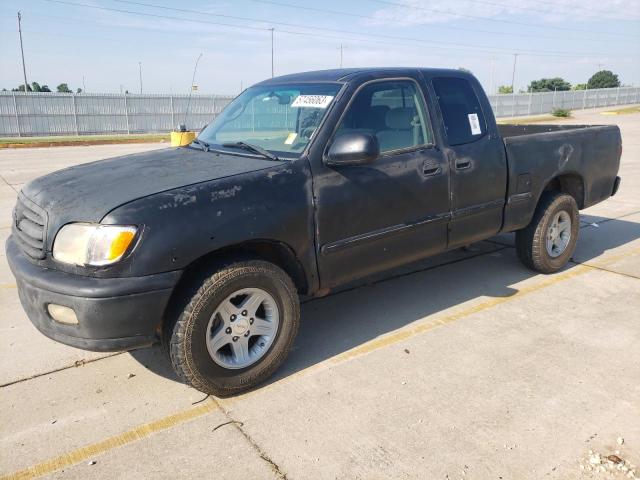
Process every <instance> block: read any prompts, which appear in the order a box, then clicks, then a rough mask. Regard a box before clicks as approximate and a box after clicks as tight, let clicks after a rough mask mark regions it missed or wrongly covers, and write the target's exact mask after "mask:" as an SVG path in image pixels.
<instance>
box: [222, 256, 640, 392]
mask: <svg viewBox="0 0 640 480" xmlns="http://www.w3.org/2000/svg"><path fill="white" fill-rule="evenodd" d="M638 254H640V248H636V249H631V250H627V251H626V252H621V253H620V254H618V255H611V256H608V257H606V258H604V259H603V260H602V261H601V262H598V263H592V264H591V265H586V264H582V265H578V266H575V267H573V268H571V269H570V270H566V271H564V272H562V273H556V274H554V275H552V276H546V277H545V278H546V279H545V280H543V281H541V282H540V283H536V284H535V285H531V286H528V287H523V288H521V289H520V290H518V291H517V292H516V293H515V294H513V295H511V296H508V297H497V298H491V299H489V300H486V301H484V302H481V303H477V304H475V305H472V306H470V307H468V308H466V309H463V310H461V311H459V312H456V313H452V314H449V315H441V316H436V317H435V318H432V319H429V320H426V321H422V322H419V323H418V324H416V325H413V326H409V327H403V328H401V329H398V330H395V331H394V332H391V333H389V334H386V335H384V336H381V337H378V338H374V339H373V340H370V341H368V342H366V343H363V344H362V345H359V346H357V347H355V348H352V349H351V350H347V351H346V352H343V353H340V354H338V355H336V356H334V357H331V358H330V359H329V360H327V361H324V362H322V363H318V364H316V365H313V366H311V367H307V368H305V369H302V370H299V371H298V372H296V373H294V374H292V375H289V376H288V377H286V378H283V379H281V380H278V382H277V383H278V384H284V383H288V382H291V381H294V380H295V379H297V378H299V377H302V376H304V375H307V374H309V373H311V372H313V371H316V370H322V369H324V368H327V366H330V365H336V364H338V363H342V362H344V361H347V360H351V359H353V358H356V357H360V356H362V355H366V354H368V353H371V352H373V351H375V350H379V349H381V348H384V347H387V346H389V345H393V344H396V343H398V342H402V341H403V340H407V339H409V338H411V337H413V336H415V335H418V334H421V333H425V332H428V331H429V330H433V329H434V328H437V327H441V326H443V325H447V324H449V323H453V322H455V321H458V320H462V319H464V318H466V317H469V316H471V315H473V314H475V313H479V312H482V311H484V310H488V309H490V308H493V307H495V306H497V305H501V304H503V303H507V302H510V301H512V300H516V299H518V298H521V297H523V296H525V295H529V294H531V293H534V292H537V291H540V290H542V289H544V288H547V287H550V286H552V285H555V284H557V283H560V282H563V281H565V280H569V279H571V278H575V277H578V276H580V275H583V274H585V273H587V272H590V271H598V272H603V271H604V270H600V269H599V268H602V267H606V266H607V265H609V264H611V263H615V262H617V261H618V260H622V259H624V258H627V257H629V256H632V255H638ZM259 393H260V390H259V389H258V390H252V391H250V392H247V393H245V394H243V395H240V396H237V397H231V398H227V399H224V400H220V402H222V403H223V404H233V403H235V402H236V401H238V400H240V399H242V398H246V397H249V396H253V395H257V394H259Z"/></svg>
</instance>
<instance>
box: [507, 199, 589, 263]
mask: <svg viewBox="0 0 640 480" xmlns="http://www.w3.org/2000/svg"><path fill="white" fill-rule="evenodd" d="M579 231H580V215H579V213H578V205H577V204H576V201H575V199H574V198H573V197H572V196H571V195H566V194H562V193H547V194H544V196H543V197H542V199H541V200H540V203H539V204H538V207H537V208H536V211H535V213H534V215H533V219H532V220H531V223H529V225H527V227H526V228H524V229H522V230H518V231H517V232H516V250H517V252H518V257H519V258H520V260H521V261H522V263H524V264H525V265H526V266H527V267H529V268H531V269H532V270H536V271H538V272H541V273H555V272H557V271H559V270H560V269H562V268H563V267H564V266H565V265H566V264H567V262H568V261H569V259H570V258H571V256H572V255H573V252H574V251H575V248H576V243H577V242H578V232H579Z"/></svg>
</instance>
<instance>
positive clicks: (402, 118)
mask: <svg viewBox="0 0 640 480" xmlns="http://www.w3.org/2000/svg"><path fill="white" fill-rule="evenodd" d="M414 116H415V110H414V109H413V108H408V107H405V108H392V109H391V110H389V111H388V112H387V117H386V118H385V123H386V124H387V128H389V129H391V130H408V129H409V128H411V122H412V121H413V117H414Z"/></svg>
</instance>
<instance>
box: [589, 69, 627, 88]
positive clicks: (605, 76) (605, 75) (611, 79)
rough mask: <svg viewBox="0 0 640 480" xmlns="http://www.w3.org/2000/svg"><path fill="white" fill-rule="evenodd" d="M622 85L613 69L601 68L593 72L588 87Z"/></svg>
mask: <svg viewBox="0 0 640 480" xmlns="http://www.w3.org/2000/svg"><path fill="white" fill-rule="evenodd" d="M619 86H620V80H619V79H618V75H616V74H615V73H613V72H612V71H611V70H600V71H599V72H596V73H594V74H593V76H592V77H591V78H590V79H589V81H588V82H587V87H589V89H592V88H614V87H619Z"/></svg>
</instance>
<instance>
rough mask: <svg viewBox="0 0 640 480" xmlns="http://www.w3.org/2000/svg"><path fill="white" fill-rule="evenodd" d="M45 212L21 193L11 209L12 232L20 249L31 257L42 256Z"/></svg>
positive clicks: (45, 220) (39, 257) (38, 257)
mask: <svg viewBox="0 0 640 480" xmlns="http://www.w3.org/2000/svg"><path fill="white" fill-rule="evenodd" d="M46 225H47V214H46V213H45V211H44V210H43V209H41V208H40V207H38V206H37V205H36V204H34V203H33V202H32V201H30V200H29V199H27V198H25V197H24V196H23V195H22V194H20V195H18V202H17V203H16V207H15V209H14V210H13V226H12V232H13V235H14V238H15V240H16V242H17V243H18V245H19V246H20V248H21V249H22V251H23V252H24V253H26V254H27V255H28V256H30V257H31V258H33V259H36V260H38V259H42V258H44V241H45V232H46Z"/></svg>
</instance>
